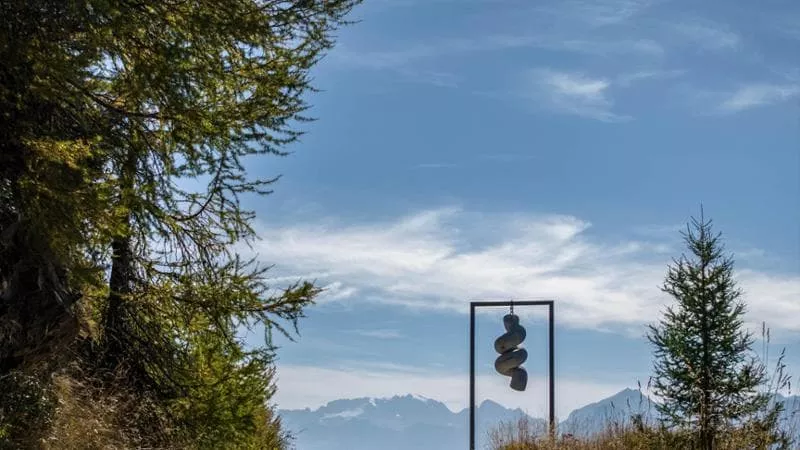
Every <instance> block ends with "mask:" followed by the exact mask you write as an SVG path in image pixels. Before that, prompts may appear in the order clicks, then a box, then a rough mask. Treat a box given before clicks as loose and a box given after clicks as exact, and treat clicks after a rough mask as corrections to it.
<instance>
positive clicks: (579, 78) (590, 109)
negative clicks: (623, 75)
mask: <svg viewBox="0 0 800 450" xmlns="http://www.w3.org/2000/svg"><path fill="white" fill-rule="evenodd" d="M531 78H532V90H531V92H530V96H531V97H533V99H534V100H536V101H537V103H539V102H541V104H542V105H543V106H545V107H547V108H548V109H550V110H552V111H555V112H559V113H562V114H571V115H576V116H581V117H586V118H590V119H596V120H601V121H605V122H615V121H620V120H626V119H629V117H625V116H619V115H617V114H615V113H614V112H613V111H612V110H611V109H612V106H613V102H612V100H611V99H610V97H609V95H608V90H609V87H610V86H611V82H610V81H608V80H607V79H604V78H590V77H588V76H586V75H584V74H582V73H577V72H576V73H573V72H559V71H554V70H550V69H537V70H533V71H532V72H531Z"/></svg>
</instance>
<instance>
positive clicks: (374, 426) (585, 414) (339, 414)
mask: <svg viewBox="0 0 800 450" xmlns="http://www.w3.org/2000/svg"><path fill="white" fill-rule="evenodd" d="M775 400H776V401H779V402H782V403H784V405H785V411H784V413H783V414H784V417H783V422H784V423H785V426H789V427H792V429H793V430H800V416H797V415H796V413H798V412H800V397H798V396H792V397H784V396H780V395H778V396H776V397H775ZM279 414H280V415H281V418H282V420H283V424H284V427H285V428H286V429H287V430H289V431H290V432H291V433H292V434H293V435H294V436H295V441H294V445H295V448H296V450H340V449H341V450H367V449H369V450H373V449H380V450H407V449H417V450H434V449H436V450H442V449H463V448H467V447H468V427H469V409H463V410H461V411H458V412H453V411H451V410H450V409H449V408H447V406H445V404H444V403H442V402H440V401H437V400H434V399H430V398H425V397H422V396H418V395H411V394H408V395H403V396H394V397H391V398H366V397H365V398H355V399H341V400H334V401H331V402H329V403H328V404H326V405H324V406H322V407H320V408H317V409H314V410H312V409H309V408H306V409H296V410H279ZM637 414H640V415H641V417H642V418H643V419H644V420H645V421H646V422H648V423H655V422H656V421H657V420H658V413H657V412H656V408H655V402H654V401H653V400H651V399H649V398H648V397H647V396H645V395H643V394H642V393H641V392H640V391H638V390H634V389H624V390H622V391H620V392H618V393H617V394H614V395H612V396H611V397H608V398H605V399H603V400H600V401H598V402H595V403H591V404H588V405H586V406H584V407H582V408H578V409H576V410H574V411H572V412H571V413H570V414H569V416H567V418H566V419H565V420H563V421H561V422H559V424H558V430H559V433H570V434H573V435H575V436H587V435H591V434H594V433H598V432H601V431H603V430H604V429H605V428H606V427H607V426H608V425H609V424H612V423H619V424H624V423H628V422H629V421H630V418H631V417H632V416H634V415H637ZM475 417H476V438H477V440H478V448H481V449H483V448H489V446H488V445H489V433H490V431H491V430H493V429H495V428H496V427H497V426H498V424H500V423H512V422H514V423H515V422H516V421H518V420H519V419H520V418H523V417H525V418H527V419H528V422H529V424H531V425H532V426H533V427H534V428H535V429H537V430H539V431H544V430H545V429H546V421H545V420H544V419H540V418H533V417H530V416H527V415H526V413H525V412H524V411H522V410H521V409H509V408H506V407H504V406H502V405H500V404H498V403H496V402H494V401H492V400H484V401H483V402H482V403H481V404H480V405H479V406H478V408H477V410H476V413H475Z"/></svg>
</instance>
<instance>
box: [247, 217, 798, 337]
mask: <svg viewBox="0 0 800 450" xmlns="http://www.w3.org/2000/svg"><path fill="white" fill-rule="evenodd" d="M588 230H589V223H587V222H585V221H582V220H580V219H578V218H575V217H569V216H554V215H545V216H524V215H509V216H486V215H483V214H477V213H468V212H464V211H459V210H456V209H446V210H433V211H423V212H420V213H417V214H414V215H411V216H408V217H405V218H401V219H397V220H394V221H388V222H379V223H371V224H351V225H342V224H339V225H337V224H335V223H331V222H327V223H326V222H324V221H323V222H321V223H318V224H313V225H302V226H292V227H286V228H261V230H260V234H261V236H262V238H263V239H262V240H261V241H259V242H258V243H257V250H258V251H259V253H260V254H262V255H268V256H269V258H270V260H269V261H265V262H267V263H270V262H274V261H278V262H280V265H279V266H278V267H277V268H276V269H278V270H285V271H290V272H292V273H302V271H306V272H309V273H327V274H329V276H328V277H327V279H324V280H320V281H321V282H324V281H330V282H331V283H340V286H341V287H340V289H341V290H344V289H352V290H351V291H350V292H352V293H353V294H352V295H350V296H341V297H340V298H339V300H338V301H348V302H350V301H355V302H358V301H368V302H382V303H384V304H394V305H403V306H405V307H409V308H413V309H429V308H434V309H440V310H450V311H455V312H461V313H463V312H464V311H465V310H466V309H465V308H466V302H467V301H468V300H469V299H474V298H509V297H513V298H525V297H528V298H530V297H551V298H556V299H558V302H559V320H560V321H561V323H563V324H565V325H568V326H572V327H578V328H587V329H601V328H602V329H616V330H623V329H630V328H631V327H639V326H641V325H642V324H645V323H650V322H652V321H653V320H655V319H656V318H657V317H658V313H659V310H660V308H661V306H662V305H664V304H665V302H667V301H668V299H667V298H666V297H665V296H664V294H663V293H661V292H660V290H659V289H658V286H660V285H661V282H662V281H663V277H664V274H665V270H666V267H667V264H668V263H669V262H670V256H677V255H670V254H665V253H664V247H663V244H664V243H663V240H657V241H648V240H644V239H643V240H628V241H622V242H616V243H614V244H608V243H604V242H603V241H600V240H598V239H597V238H594V237H592V236H591V235H590V234H589V232H588ZM675 240H676V244H680V242H679V240H680V237H679V236H675ZM273 258H274V260H273ZM737 273H738V275H737V277H738V279H739V281H740V282H741V285H742V287H743V289H744V290H745V292H746V293H747V296H746V298H745V300H748V301H749V300H752V302H751V303H750V311H751V313H750V315H749V316H748V319H749V320H750V321H751V322H753V323H759V322H761V321H766V322H767V324H768V325H770V326H773V327H774V328H776V329H788V330H792V331H800V302H797V298H799V297H800V276H797V275H791V276H790V275H780V274H771V273H764V272H758V271H753V270H747V271H746V270H742V271H739V272H737ZM341 290H340V292H341Z"/></svg>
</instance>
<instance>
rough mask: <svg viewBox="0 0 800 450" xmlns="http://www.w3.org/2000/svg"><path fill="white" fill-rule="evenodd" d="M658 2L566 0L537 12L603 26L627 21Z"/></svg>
mask: <svg viewBox="0 0 800 450" xmlns="http://www.w3.org/2000/svg"><path fill="white" fill-rule="evenodd" d="M657 3H659V1H658V0H565V1H559V2H556V3H555V4H554V5H546V6H541V7H539V8H537V12H540V13H549V14H550V15H553V16H556V17H559V18H561V19H566V20H571V21H575V22H581V23H584V24H587V25H589V26H593V27H603V26H610V25H619V24H622V23H624V22H627V21H629V20H631V19H633V18H634V17H636V16H637V15H640V14H641V13H643V12H645V11H646V10H647V9H649V8H650V7H652V6H654V5H655V4H657Z"/></svg>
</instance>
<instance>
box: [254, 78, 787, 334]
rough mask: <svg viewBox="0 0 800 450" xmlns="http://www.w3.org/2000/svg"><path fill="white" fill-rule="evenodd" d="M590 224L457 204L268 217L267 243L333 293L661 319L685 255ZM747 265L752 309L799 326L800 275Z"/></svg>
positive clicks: (601, 318)
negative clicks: (341, 217) (674, 260)
mask: <svg viewBox="0 0 800 450" xmlns="http://www.w3.org/2000/svg"><path fill="white" fill-rule="evenodd" d="M575 89H577V90H578V91H581V90H583V91H585V92H592V88H591V87H585V86H584V87H576V88H575ZM589 226H590V224H589V223H588V222H585V221H582V220H580V219H578V218H575V217H570V216H558V215H544V216H525V215H507V216H487V215H482V214H478V213H468V212H464V211H460V210H457V209H452V208H451V209H442V210H433V211H423V212H420V213H417V214H413V215H410V216H407V217H404V218H401V219H397V220H393V221H384V222H378V223H371V224H358V225H346V224H336V223H334V222H332V221H327V222H321V223H319V224H316V225H301V226H292V227H283V228H280V227H277V228H261V229H260V230H259V231H260V234H261V236H262V238H263V239H262V240H261V241H259V242H257V243H256V249H257V250H258V251H259V253H260V254H261V255H268V257H269V259H270V260H268V261H265V262H266V263H271V262H275V261H277V262H279V264H278V266H277V267H276V269H277V270H281V271H283V272H290V273H299V274H302V273H316V274H318V275H319V274H324V275H325V276H324V278H323V277H320V280H319V281H320V282H325V283H328V284H329V285H336V286H337V292H338V293H339V295H338V296H337V297H336V299H335V300H327V301H340V302H345V301H346V302H359V301H367V302H382V303H384V304H395V305H403V306H406V307H409V308H414V309H439V310H450V311H456V312H459V313H466V312H467V311H468V306H467V303H468V301H469V300H470V299H477V298H483V299H485V298H497V299H508V298H517V299H522V298H554V299H556V300H557V305H558V306H557V311H558V319H559V321H560V323H562V324H565V325H567V326H571V327H578V328H585V329H611V330H617V331H618V332H625V330H630V329H635V328H637V327H641V325H642V324H645V323H651V322H653V321H654V320H655V319H657V318H658V315H659V312H660V310H661V308H662V306H663V305H664V304H665V302H666V301H667V298H666V297H665V295H664V294H663V293H661V292H660V290H659V289H658V287H659V286H660V285H661V283H662V281H663V277H664V275H665V272H666V268H667V265H668V264H669V263H670V261H671V256H678V255H677V254H669V253H665V252H664V250H665V249H664V245H663V244H664V242H663V240H652V239H651V240H650V241H646V240H640V241H634V240H628V241H621V242H615V243H613V244H608V243H604V242H602V241H600V240H598V239H597V238H594V237H592V236H591V235H590V234H589V232H588V229H589ZM674 241H675V243H676V245H679V244H680V237H679V236H677V235H676V236H674ZM737 273H738V278H739V280H740V281H741V287H742V288H743V289H744V291H745V292H746V296H745V301H747V303H748V305H749V310H750V314H749V315H748V321H750V322H751V323H759V322H761V321H766V322H767V324H768V325H769V326H771V327H773V328H775V329H785V330H790V331H800V302H798V300H797V299H798V298H800V276H797V275H780V274H769V273H763V272H758V271H753V270H747V271H745V270H742V271H739V272H737ZM278 275H281V273H279V274H278ZM793 313H794V314H793Z"/></svg>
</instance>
